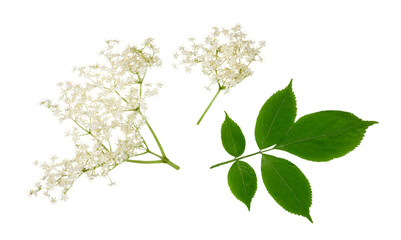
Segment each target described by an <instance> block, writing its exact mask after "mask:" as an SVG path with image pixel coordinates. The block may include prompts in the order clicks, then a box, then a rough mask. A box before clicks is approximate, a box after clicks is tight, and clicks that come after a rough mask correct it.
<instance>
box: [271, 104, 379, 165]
mask: <svg viewBox="0 0 401 240" xmlns="http://www.w3.org/2000/svg"><path fill="white" fill-rule="evenodd" d="M375 123H377V122H374V121H363V120H361V119H359V118H358V117H356V116H355V115H354V114H352V113H349V112H342V111H322V112H316V113H312V114H308V115H305V116H303V117H301V118H300V119H299V120H298V121H296V122H295V123H294V125H293V126H292V127H291V128H290V129H289V131H288V132H287V134H286V135H285V137H284V138H283V139H282V140H281V141H280V142H279V143H278V144H277V145H276V147H275V148H276V149H280V150H284V151H286V152H289V153H292V154H294V155H296V156H298V157H301V158H303V159H306V160H311V161H317V162H322V161H329V160H331V159H333V158H338V157H341V156H343V155H345V154H347V153H349V152H350V151H352V150H354V149H355V148H356V147H357V146H358V145H359V144H360V142H361V141H362V138H363V136H364V134H365V131H366V129H367V128H368V127H369V126H371V125H373V124H375Z"/></svg>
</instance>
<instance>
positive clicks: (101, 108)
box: [29, 38, 161, 202]
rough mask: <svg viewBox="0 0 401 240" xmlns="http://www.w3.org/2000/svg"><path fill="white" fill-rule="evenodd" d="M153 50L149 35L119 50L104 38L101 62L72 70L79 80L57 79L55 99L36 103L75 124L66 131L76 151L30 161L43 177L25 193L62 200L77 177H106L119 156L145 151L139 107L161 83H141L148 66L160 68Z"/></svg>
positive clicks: (124, 157) (154, 48) (142, 122)
mask: <svg viewBox="0 0 401 240" xmlns="http://www.w3.org/2000/svg"><path fill="white" fill-rule="evenodd" d="M158 52H159V50H158V48H157V47H156V46H155V45H154V44H153V40H152V39H150V38H149V39H146V40H145V41H144V43H143V45H142V46H141V47H135V46H127V47H125V48H120V46H119V42H118V41H116V40H109V41H106V48H105V49H104V50H103V51H101V53H100V54H101V55H102V56H103V57H104V63H102V64H95V65H90V66H84V67H77V68H75V69H74V71H75V72H76V73H77V74H78V76H79V77H80V78H79V81H77V82H70V81H68V82H64V83H60V84H59V86H60V88H61V94H60V98H59V99H58V100H57V101H54V102H53V101H50V100H44V101H42V102H41V104H42V105H44V106H45V107H47V108H49V109H50V110H51V111H52V112H53V113H54V115H55V116H56V117H57V118H58V119H59V120H60V121H66V120H68V121H71V122H72V123H73V124H74V125H75V127H73V128H71V129H70V131H69V132H68V133H67V135H68V136H71V138H72V140H73V142H74V144H75V150H76V152H75V156H74V157H73V158H72V159H59V158H57V156H53V157H51V159H50V161H49V162H42V163H37V162H35V164H36V165H38V166H39V167H41V168H42V169H43V173H44V175H43V177H42V178H41V179H40V181H39V182H37V183H36V184H35V187H34V189H32V190H30V191H29V195H33V196H35V195H37V193H38V192H41V193H42V194H43V195H45V196H47V197H48V198H49V199H50V200H51V202H55V201H57V200H66V199H67V195H66V194H67V192H68V190H69V189H70V188H71V187H72V185H73V184H74V182H75V180H77V178H79V177H80V176H82V175H86V176H87V177H88V178H89V179H93V178H95V177H99V176H103V177H106V176H108V173H109V172H110V171H111V170H112V169H114V168H115V167H117V166H118V165H120V164H121V163H123V162H124V161H125V160H127V159H129V158H131V157H134V156H136V155H137V154H141V153H143V152H145V151H147V150H148V148H147V146H146V144H145V143H144V140H143V138H142V136H141V134H140V132H139V129H140V128H141V126H143V125H144V123H145V121H146V119H145V117H144V115H143V114H142V111H143V109H144V108H145V107H146V101H145V98H146V97H148V96H153V95H155V94H156V93H157V90H158V88H159V87H160V86H161V85H160V84H156V85H155V84H151V83H146V84H142V83H143V80H144V78H145V75H146V73H147V70H148V69H149V68H152V67H155V66H160V64H161V61H160V59H159V57H158Z"/></svg>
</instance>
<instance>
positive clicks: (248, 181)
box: [227, 161, 257, 211]
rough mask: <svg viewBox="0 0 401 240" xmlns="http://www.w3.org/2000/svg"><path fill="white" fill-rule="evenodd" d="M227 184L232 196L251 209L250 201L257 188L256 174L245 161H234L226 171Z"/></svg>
mask: <svg viewBox="0 0 401 240" xmlns="http://www.w3.org/2000/svg"><path fill="white" fill-rule="evenodd" d="M227 180H228V186H229V187H230V189H231V192H232V193H233V194H234V196H235V197H236V198H237V199H238V200H240V201H241V202H243V203H244V204H245V205H246V206H247V207H248V210H249V211H250V210H251V201H252V198H253V196H254V195H255V192H256V188H257V179H256V174H255V171H254V170H253V168H252V167H251V166H250V165H249V164H248V163H246V162H242V161H236V162H235V163H234V164H233V165H232V166H231V168H230V170H229V171H228V175H227Z"/></svg>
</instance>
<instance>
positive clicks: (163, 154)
mask: <svg viewBox="0 0 401 240" xmlns="http://www.w3.org/2000/svg"><path fill="white" fill-rule="evenodd" d="M145 123H146V126H148V128H149V130H150V132H151V133H152V135H153V137H154V138H155V141H156V143H157V146H158V147H159V149H160V152H161V153H162V156H163V157H166V153H165V152H164V150H163V147H162V145H161V144H160V141H159V139H158V138H157V136H156V133H155V131H153V128H152V127H151V126H150V124H149V122H148V120H146V118H145Z"/></svg>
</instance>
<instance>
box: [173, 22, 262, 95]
mask: <svg viewBox="0 0 401 240" xmlns="http://www.w3.org/2000/svg"><path fill="white" fill-rule="evenodd" d="M189 41H190V45H189V46H188V47H185V46H181V47H180V48H179V49H178V52H176V53H174V58H175V59H176V60H177V63H178V64H180V65H184V66H185V70H186V71H187V72H190V71H191V70H192V68H193V67H194V66H196V65H200V66H201V71H202V73H203V74H205V75H207V76H208V77H209V79H210V80H211V83H212V84H217V85H218V86H219V88H221V89H224V90H225V91H228V90H229V89H230V88H232V87H233V86H235V85H237V84H238V83H240V82H241V81H242V80H244V79H245V78H247V77H249V76H251V75H252V73H253V72H252V70H251V69H250V68H249V65H250V64H251V63H252V62H255V61H262V57H261V56H260V49H261V48H262V47H263V46H264V45H265V43H264V42H263V41H261V42H259V43H258V44H256V43H255V42H254V41H252V40H249V39H247V38H246V34H245V33H243V32H242V29H241V26H240V25H236V26H234V27H233V28H231V29H226V28H217V27H214V28H213V29H212V32H211V34H210V35H209V36H207V37H206V38H205V40H204V42H203V43H196V41H195V39H194V38H189Z"/></svg>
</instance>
